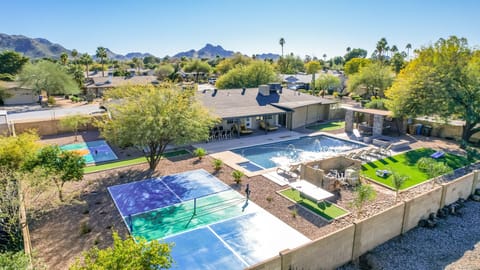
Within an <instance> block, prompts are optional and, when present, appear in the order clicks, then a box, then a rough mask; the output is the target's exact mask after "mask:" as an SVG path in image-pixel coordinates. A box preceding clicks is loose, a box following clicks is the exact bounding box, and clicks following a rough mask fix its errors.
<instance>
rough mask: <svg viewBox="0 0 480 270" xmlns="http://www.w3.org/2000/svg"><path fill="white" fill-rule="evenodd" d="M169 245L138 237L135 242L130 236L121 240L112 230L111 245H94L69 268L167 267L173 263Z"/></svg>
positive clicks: (85, 269)
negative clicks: (106, 246) (101, 248)
mask: <svg viewBox="0 0 480 270" xmlns="http://www.w3.org/2000/svg"><path fill="white" fill-rule="evenodd" d="M171 247H172V246H171V245H169V244H166V243H160V241H151V242H147V241H146V240H145V239H140V240H138V241H137V242H135V240H134V239H133V238H132V237H131V236H128V237H127V239H125V240H122V239H121V238H120V236H119V235H118V233H117V232H113V246H112V247H109V248H106V249H103V250H100V249H98V247H96V246H94V247H93V248H91V249H90V250H88V251H87V252H85V253H84V255H83V257H84V259H83V262H81V261H80V259H77V260H76V261H75V263H74V264H73V265H72V266H71V267H70V270H94V269H168V268H170V267H171V266H172V263H173V259H172V257H171V255H170V249H171Z"/></svg>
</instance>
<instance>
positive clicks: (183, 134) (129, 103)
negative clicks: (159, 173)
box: [96, 84, 217, 170]
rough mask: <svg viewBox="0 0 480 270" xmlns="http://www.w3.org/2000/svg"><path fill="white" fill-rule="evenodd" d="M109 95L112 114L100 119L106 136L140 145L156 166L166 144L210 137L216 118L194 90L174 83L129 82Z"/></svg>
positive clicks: (153, 166)
mask: <svg viewBox="0 0 480 270" xmlns="http://www.w3.org/2000/svg"><path fill="white" fill-rule="evenodd" d="M106 97H107V98H111V99H118V100H121V102H112V103H109V104H107V107H108V109H109V111H110V114H111V116H112V117H111V118H109V117H105V118H104V119H102V121H99V122H97V123H96V124H97V126H98V127H99V129H100V132H101V134H102V136H103V137H104V138H106V139H107V140H108V141H110V142H112V143H113V144H116V145H119V146H125V145H133V146H135V147H137V148H138V149H141V150H142V151H143V153H144V155H145V156H146V158H147V160H148V163H149V165H150V169H151V170H155V168H156V167H157V165H158V163H159V161H160V158H161V156H162V154H163V152H164V151H165V148H166V147H167V146H168V145H170V144H174V145H183V144H186V143H191V142H198V141H205V140H207V139H208V135H209V130H210V128H211V127H212V126H213V125H214V124H215V123H216V120H217V119H216V118H214V117H213V116H211V115H210V113H209V112H208V109H207V108H205V107H203V106H202V105H201V103H200V102H199V101H198V100H197V99H196V98H195V91H194V90H183V91H182V90H181V89H178V88H177V87H176V86H174V85H170V84H163V85H160V86H158V87H155V86H152V85H148V86H126V87H124V88H117V89H112V90H110V91H109V92H108V93H106Z"/></svg>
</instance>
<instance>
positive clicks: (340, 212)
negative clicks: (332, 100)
mask: <svg viewBox="0 0 480 270" xmlns="http://www.w3.org/2000/svg"><path fill="white" fill-rule="evenodd" d="M280 194H282V195H283V196H285V197H287V198H289V199H290V200H292V201H294V202H296V203H298V204H299V205H301V206H303V207H305V208H307V209H308V210H310V211H312V212H314V213H316V214H318V215H320V216H321V217H323V218H324V219H326V220H327V221H331V220H334V219H336V218H339V217H341V216H344V215H346V214H348V211H346V210H344V209H342V208H340V207H338V206H337V205H336V204H334V203H331V202H329V201H324V202H320V203H318V204H317V203H316V202H313V201H311V200H309V199H306V198H302V197H301V196H300V192H298V190H294V189H291V188H289V189H285V190H282V191H281V192H280Z"/></svg>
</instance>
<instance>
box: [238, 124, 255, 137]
mask: <svg viewBox="0 0 480 270" xmlns="http://www.w3.org/2000/svg"><path fill="white" fill-rule="evenodd" d="M235 130H238V133H240V135H246V134H252V133H253V130H251V129H249V128H247V127H246V126H245V125H244V124H241V125H240V128H238V126H237V124H235Z"/></svg>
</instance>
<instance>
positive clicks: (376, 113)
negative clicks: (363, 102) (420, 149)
mask: <svg viewBox="0 0 480 270" xmlns="http://www.w3.org/2000/svg"><path fill="white" fill-rule="evenodd" d="M345 110H346V113H345V132H353V130H354V129H357V130H358V131H359V132H360V134H361V135H363V136H372V137H378V136H381V135H388V134H389V133H391V132H398V133H400V128H399V126H400V125H399V123H398V120H397V119H395V118H392V117H391V115H392V112H390V111H384V110H377V109H366V108H356V107H346V108H345Z"/></svg>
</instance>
